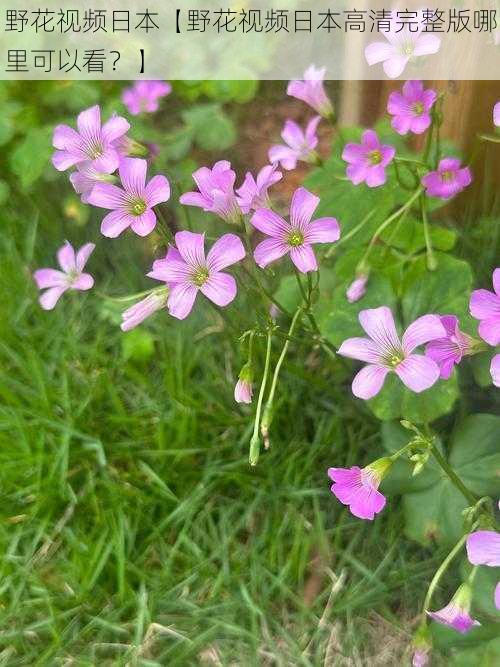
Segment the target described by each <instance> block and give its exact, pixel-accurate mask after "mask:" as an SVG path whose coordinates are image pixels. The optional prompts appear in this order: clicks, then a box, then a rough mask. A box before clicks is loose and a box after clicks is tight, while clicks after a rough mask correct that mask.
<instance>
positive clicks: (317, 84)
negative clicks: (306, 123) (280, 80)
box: [286, 65, 333, 118]
mask: <svg viewBox="0 0 500 667" xmlns="http://www.w3.org/2000/svg"><path fill="white" fill-rule="evenodd" d="M325 72H326V67H315V66H314V65H311V66H310V67H308V68H307V69H306V71H305V73H304V79H303V81H300V80H296V81H290V83H289V84H288V88H287V91H286V94H287V95H290V96H291V97H296V98H297V99H298V100H302V102H305V103H306V104H308V105H309V106H310V107H312V108H313V109H314V110H315V111H316V112H317V113H319V114H320V116H323V118H329V117H330V116H332V115H333V106H332V103H331V102H330V99H329V98H328V95H327V94H326V92H325V87H324V85H323V81H324V79H325Z"/></svg>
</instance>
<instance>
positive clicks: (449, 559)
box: [422, 533, 468, 614]
mask: <svg viewBox="0 0 500 667" xmlns="http://www.w3.org/2000/svg"><path fill="white" fill-rule="evenodd" d="M467 536H468V533H466V534H465V535H463V536H462V537H461V538H460V540H459V541H458V542H457V543H456V544H455V546H454V547H453V549H452V550H451V551H450V553H449V554H448V555H447V556H446V558H445V559H444V561H443V562H442V563H441V565H440V566H439V567H438V569H437V570H436V573H435V574H434V576H433V577H432V581H431V583H430V584H429V588H428V589H427V593H426V595H425V600H424V604H423V606H422V614H425V612H426V611H427V610H428V609H429V606H430V603H431V599H432V596H433V594H434V591H435V590H436V587H437V585H438V584H439V580H440V579H441V577H442V576H443V574H444V573H445V572H446V570H447V569H448V567H449V566H450V564H451V562H452V560H453V559H454V558H455V556H456V555H457V554H458V552H459V551H460V549H461V548H462V547H463V545H464V543H465V540H466V539H467Z"/></svg>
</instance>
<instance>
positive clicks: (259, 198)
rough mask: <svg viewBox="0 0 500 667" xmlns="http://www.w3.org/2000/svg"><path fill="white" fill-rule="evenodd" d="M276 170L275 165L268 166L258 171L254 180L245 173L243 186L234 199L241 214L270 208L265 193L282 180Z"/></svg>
mask: <svg viewBox="0 0 500 667" xmlns="http://www.w3.org/2000/svg"><path fill="white" fill-rule="evenodd" d="M277 169H278V165H277V164H268V165H266V166H265V167H263V168H262V169H261V170H260V171H259V173H258V174H257V178H256V179H255V178H254V177H253V175H252V174H251V173H250V172H249V171H247V173H246V176H245V180H244V181H243V185H241V186H240V187H239V188H238V189H237V190H236V194H237V197H236V199H237V202H238V205H239V207H240V208H241V210H242V212H243V213H245V214H246V213H250V211H252V210H253V211H256V210H257V209H259V208H270V201H269V196H268V194H267V191H268V190H269V188H270V187H271V186H272V185H274V184H275V183H277V182H278V181H280V180H281V179H282V178H283V174H282V173H281V171H277Z"/></svg>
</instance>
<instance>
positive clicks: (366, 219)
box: [325, 209, 377, 259]
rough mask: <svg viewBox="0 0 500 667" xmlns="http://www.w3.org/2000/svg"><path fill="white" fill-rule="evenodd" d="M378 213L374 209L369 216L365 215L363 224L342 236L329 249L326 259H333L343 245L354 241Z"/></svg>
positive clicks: (360, 223)
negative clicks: (350, 240) (353, 238)
mask: <svg viewBox="0 0 500 667" xmlns="http://www.w3.org/2000/svg"><path fill="white" fill-rule="evenodd" d="M376 212H377V209H372V210H371V211H370V212H369V213H367V215H365V217H364V218H363V219H362V220H361V222H359V223H358V224H357V225H356V227H354V228H353V229H351V231H350V232H348V233H347V234H345V235H344V236H342V237H341V238H340V239H339V240H338V241H337V243H336V244H335V245H332V247H331V248H329V249H328V251H327V252H326V253H325V259H328V258H329V257H331V256H332V255H333V253H334V252H335V251H336V250H337V248H338V247H339V246H341V245H342V244H343V243H346V242H347V241H349V239H352V237H353V236H356V234H357V233H358V232H360V231H361V230H362V229H363V227H364V226H365V225H366V224H367V222H369V221H370V220H371V219H372V218H373V216H374V215H375V213H376Z"/></svg>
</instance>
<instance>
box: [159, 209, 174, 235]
mask: <svg viewBox="0 0 500 667" xmlns="http://www.w3.org/2000/svg"><path fill="white" fill-rule="evenodd" d="M154 212H155V213H156V215H157V217H158V229H159V230H160V232H161V234H162V236H163V237H164V239H165V241H166V242H167V243H173V241H174V235H173V234H172V232H171V231H170V228H169V226H168V223H167V221H166V220H165V217H164V215H163V213H162V211H161V209H160V207H159V206H156V207H155V209H154Z"/></svg>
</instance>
